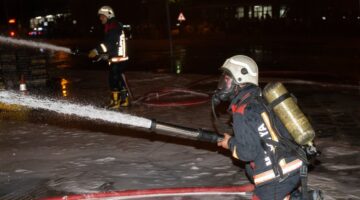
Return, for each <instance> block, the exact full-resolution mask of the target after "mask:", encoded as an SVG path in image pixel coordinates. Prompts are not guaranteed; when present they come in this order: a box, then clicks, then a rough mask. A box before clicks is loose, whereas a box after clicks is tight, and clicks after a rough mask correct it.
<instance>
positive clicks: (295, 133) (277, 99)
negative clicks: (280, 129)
mask: <svg viewBox="0 0 360 200" xmlns="http://www.w3.org/2000/svg"><path fill="white" fill-rule="evenodd" d="M263 94H264V97H265V99H266V101H267V102H268V104H272V103H275V104H273V110H274V112H275V114H276V116H277V117H279V119H280V121H281V122H282V123H283V124H284V126H285V128H286V129H287V130H288V131H289V133H290V134H291V136H292V137H293V138H294V140H295V142H296V143H298V144H300V145H309V146H312V140H313V139H314V137H315V131H314V129H313V128H312V126H311V124H310V122H309V120H308V119H307V118H306V117H305V115H304V113H303V112H302V111H301V110H300V108H299V106H298V105H297V103H296V102H295V101H294V99H293V98H292V97H291V96H290V95H288V94H289V93H288V91H287V90H286V88H285V87H284V85H283V84H281V83H280V82H275V83H273V82H271V83H268V84H267V85H266V86H265V88H264V90H263Z"/></svg>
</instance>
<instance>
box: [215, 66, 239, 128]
mask: <svg viewBox="0 0 360 200" xmlns="http://www.w3.org/2000/svg"><path fill="white" fill-rule="evenodd" d="M236 91H237V85H236V84H235V81H234V79H233V77H232V76H231V75H230V74H229V73H228V72H226V71H225V72H224V73H223V74H222V75H221V77H220V80H219V83H218V86H217V89H216V90H215V93H214V95H213V96H212V102H211V104H212V105H211V108H212V114H213V118H214V125H215V129H216V130H217V132H218V133H219V134H223V133H224V132H226V133H229V134H231V132H232V128H231V127H230V126H229V125H227V124H225V123H223V122H222V121H220V120H218V117H217V114H216V110H215V107H216V106H217V105H219V104H220V103H221V102H228V101H231V99H232V98H233V97H235V95H236Z"/></svg>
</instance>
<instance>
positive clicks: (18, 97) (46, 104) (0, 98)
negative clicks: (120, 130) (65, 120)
mask: <svg viewBox="0 0 360 200" xmlns="http://www.w3.org/2000/svg"><path fill="white" fill-rule="evenodd" d="M0 102H2V103H5V104H10V105H14V104H15V105H20V106H25V107H29V108H33V109H44V110H49V111H54V112H57V113H60V114H67V115H75V116H78V117H84V118H88V119H92V120H102V121H105V122H111V123H117V124H124V125H130V126H135V127H141V128H147V129H149V128H150V127H151V120H149V119H146V118H142V117H137V116H133V115H129V114H124V113H120V112H115V111H109V110H105V109H101V108H96V107H94V106H91V105H78V104H74V103H69V102H65V101H60V100H55V99H46V98H40V97H34V96H30V95H22V94H18V93H15V92H12V91H0Z"/></svg>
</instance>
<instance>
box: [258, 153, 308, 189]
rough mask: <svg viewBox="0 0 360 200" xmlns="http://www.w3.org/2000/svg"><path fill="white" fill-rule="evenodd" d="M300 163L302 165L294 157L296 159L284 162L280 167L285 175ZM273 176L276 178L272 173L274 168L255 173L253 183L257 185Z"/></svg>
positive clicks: (300, 164)
mask: <svg viewBox="0 0 360 200" xmlns="http://www.w3.org/2000/svg"><path fill="white" fill-rule="evenodd" d="M302 165H303V162H302V161H301V160H299V159H296V160H294V161H291V162H289V163H286V164H284V165H282V166H280V167H281V169H282V172H283V174H284V175H286V174H289V173H290V172H293V171H295V170H297V169H300V167H301V166H302ZM275 178H277V177H276V175H275V173H274V170H272V169H271V170H268V171H265V172H262V173H260V174H257V175H255V176H254V182H255V185H259V184H261V183H265V182H268V181H271V180H273V179H275Z"/></svg>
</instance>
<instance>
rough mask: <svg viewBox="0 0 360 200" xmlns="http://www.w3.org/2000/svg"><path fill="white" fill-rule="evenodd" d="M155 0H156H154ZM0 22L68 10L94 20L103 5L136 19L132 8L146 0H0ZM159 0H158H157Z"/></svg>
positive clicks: (123, 16)
mask: <svg viewBox="0 0 360 200" xmlns="http://www.w3.org/2000/svg"><path fill="white" fill-rule="evenodd" d="M155 1H157V0H155ZM0 2H1V3H0V22H1V24H4V23H6V22H7V20H8V19H9V18H17V19H18V21H20V22H22V23H28V19H30V18H32V17H36V16H39V15H42V16H43V15H47V14H56V13H58V12H66V11H70V12H72V13H73V15H75V17H76V18H80V20H94V19H96V18H97V16H96V12H97V10H98V9H99V7H101V6H103V5H110V6H112V7H113V9H114V10H115V13H116V14H117V17H120V18H123V19H124V20H128V19H132V20H137V19H136V18H137V16H138V15H137V14H136V12H134V9H136V8H138V7H139V5H140V4H142V3H144V2H148V1H142V0H132V1H125V0H101V1H100V0H0ZM158 2H159V1H158Z"/></svg>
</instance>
